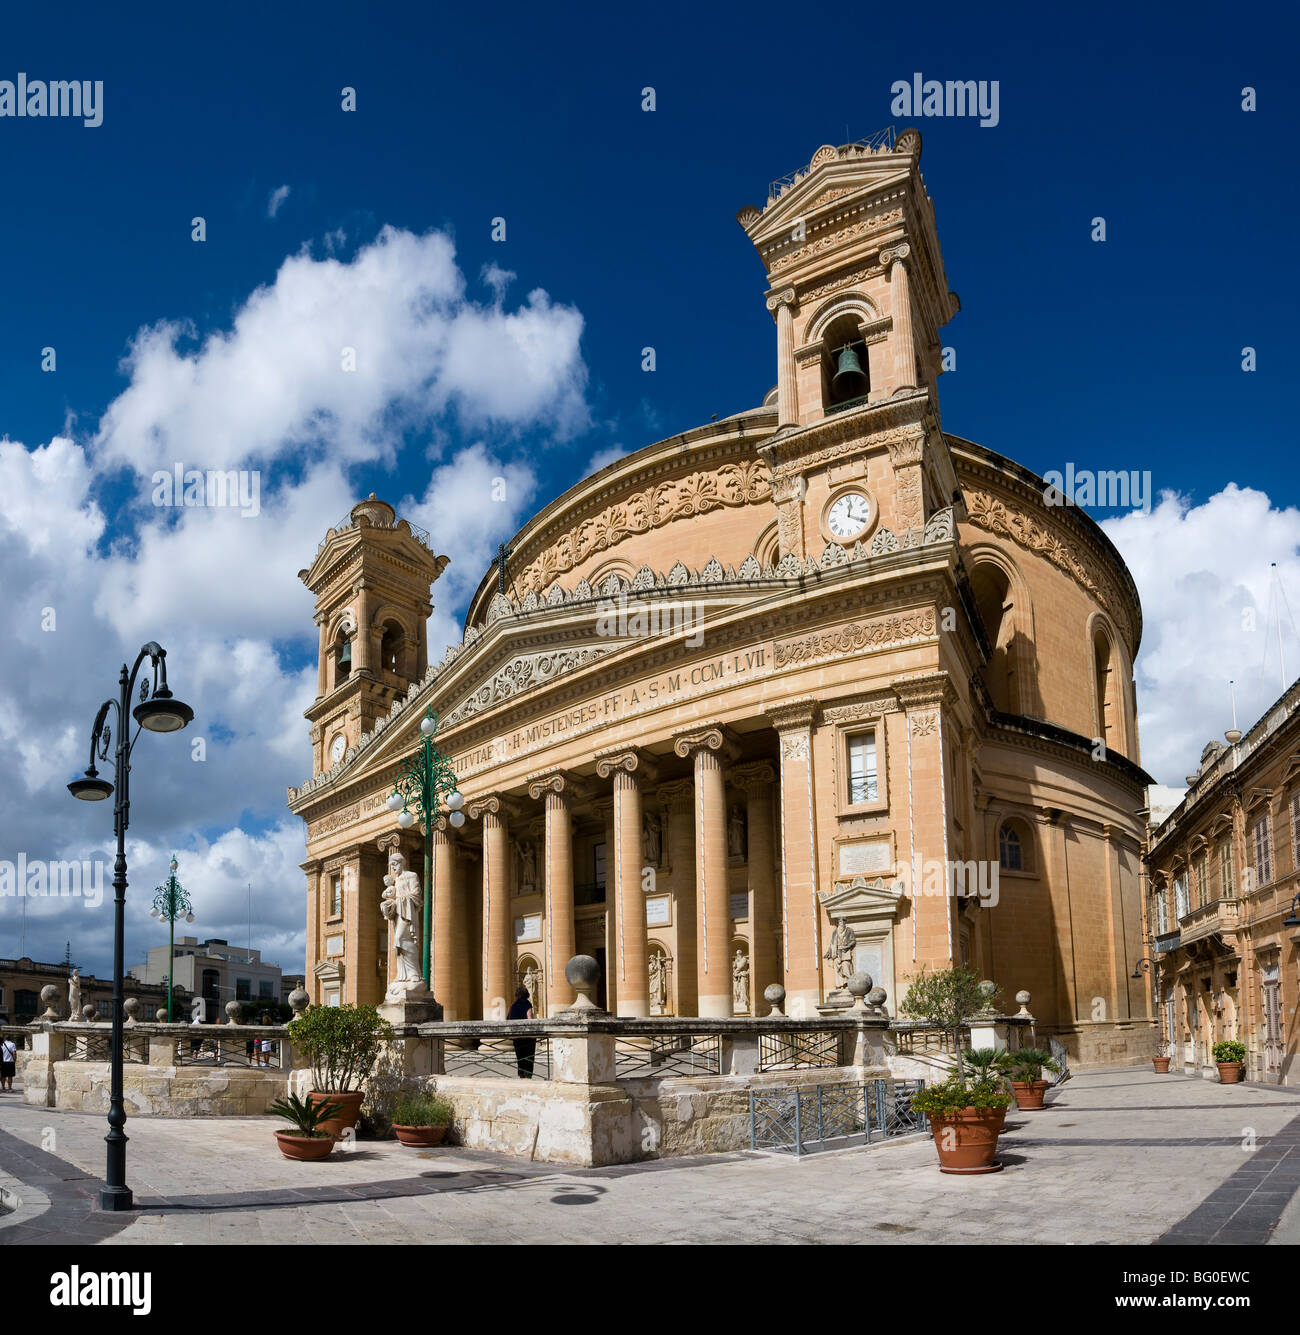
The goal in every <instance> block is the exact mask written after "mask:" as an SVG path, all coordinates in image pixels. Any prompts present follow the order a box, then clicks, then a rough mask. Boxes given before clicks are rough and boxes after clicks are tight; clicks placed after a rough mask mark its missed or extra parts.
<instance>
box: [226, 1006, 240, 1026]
mask: <svg viewBox="0 0 1300 1335" xmlns="http://www.w3.org/2000/svg"><path fill="white" fill-rule="evenodd" d="M242 1009H243V1007H242V1006H241V1005H240V1004H239V1002H237V1001H228V1002H226V1015H227V1016H228V1017H229V1018H228V1019H227V1020H226V1023H227V1024H238V1023H239V1012H240V1011H241V1010H242Z"/></svg>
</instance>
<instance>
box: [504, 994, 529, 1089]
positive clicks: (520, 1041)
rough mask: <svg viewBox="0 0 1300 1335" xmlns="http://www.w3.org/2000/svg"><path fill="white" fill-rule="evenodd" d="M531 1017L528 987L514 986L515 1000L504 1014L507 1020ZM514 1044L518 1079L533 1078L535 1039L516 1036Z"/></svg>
mask: <svg viewBox="0 0 1300 1335" xmlns="http://www.w3.org/2000/svg"><path fill="white" fill-rule="evenodd" d="M532 1018H533V1003H532V1001H531V1000H530V999H529V996H528V989H527V988H526V987H517V988H515V1002H514V1005H513V1006H511V1007H510V1013H509V1015H507V1016H506V1019H507V1020H531V1019H532ZM514 1044H515V1065H516V1067H518V1069H519V1078H520V1080H531V1079H532V1078H533V1062H534V1060H535V1059H536V1056H537V1040H536V1039H535V1038H517V1039H515V1040H514Z"/></svg>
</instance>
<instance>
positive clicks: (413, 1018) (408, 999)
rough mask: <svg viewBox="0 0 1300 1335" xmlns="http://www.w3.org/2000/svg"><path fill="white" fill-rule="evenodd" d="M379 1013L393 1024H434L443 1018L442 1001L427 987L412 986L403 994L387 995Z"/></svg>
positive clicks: (380, 1005)
mask: <svg viewBox="0 0 1300 1335" xmlns="http://www.w3.org/2000/svg"><path fill="white" fill-rule="evenodd" d="M379 1013H380V1015H382V1016H383V1017H384V1019H385V1020H387V1021H388V1023H389V1024H392V1025H403V1024H432V1023H437V1022H440V1021H441V1020H442V1003H441V1002H439V1001H438V1000H437V998H436V997H435V996H434V995H433V993H432V992H430V991H429V989H428V988H427V987H420V988H412V989H411V990H410V991H408V992H404V993H403V994H402V995H401V996H393V995H392V994H387V995H385V997H384V999H383V1001H382V1002H380V1004H379Z"/></svg>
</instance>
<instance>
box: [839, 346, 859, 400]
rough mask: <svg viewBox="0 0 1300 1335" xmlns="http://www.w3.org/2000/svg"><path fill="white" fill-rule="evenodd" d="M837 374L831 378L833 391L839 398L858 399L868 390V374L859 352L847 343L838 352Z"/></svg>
mask: <svg viewBox="0 0 1300 1335" xmlns="http://www.w3.org/2000/svg"><path fill="white" fill-rule="evenodd" d="M837 355H838V357H839V361H838V362H837V364H836V369H835V375H834V377H833V378H832V380H831V393H832V394H834V395H835V397H836V398H837V399H841V400H843V399H857V398H861V396H862V395H863V394H865V393H866V392H867V389H868V384H867V376H866V372H864V371H863V369H862V363H861V362H860V361H859V360H858V354H857V353H856V352H854V350H853V348H852V346H851V345H850V344H848V343H846V344H845V345H844V346H843V347H842V348H840V349H839V352H838V354H837Z"/></svg>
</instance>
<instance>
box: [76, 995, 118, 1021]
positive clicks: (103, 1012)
mask: <svg viewBox="0 0 1300 1335" xmlns="http://www.w3.org/2000/svg"><path fill="white" fill-rule="evenodd" d="M95 1010H96V1011H97V1012H98V1014H99V1018H100V1019H101V1020H111V1019H112V1018H113V1001H112V998H111V997H110V998H109V999H108V1000H107V1001H97V1002H95ZM78 1018H80V1017H78Z"/></svg>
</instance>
